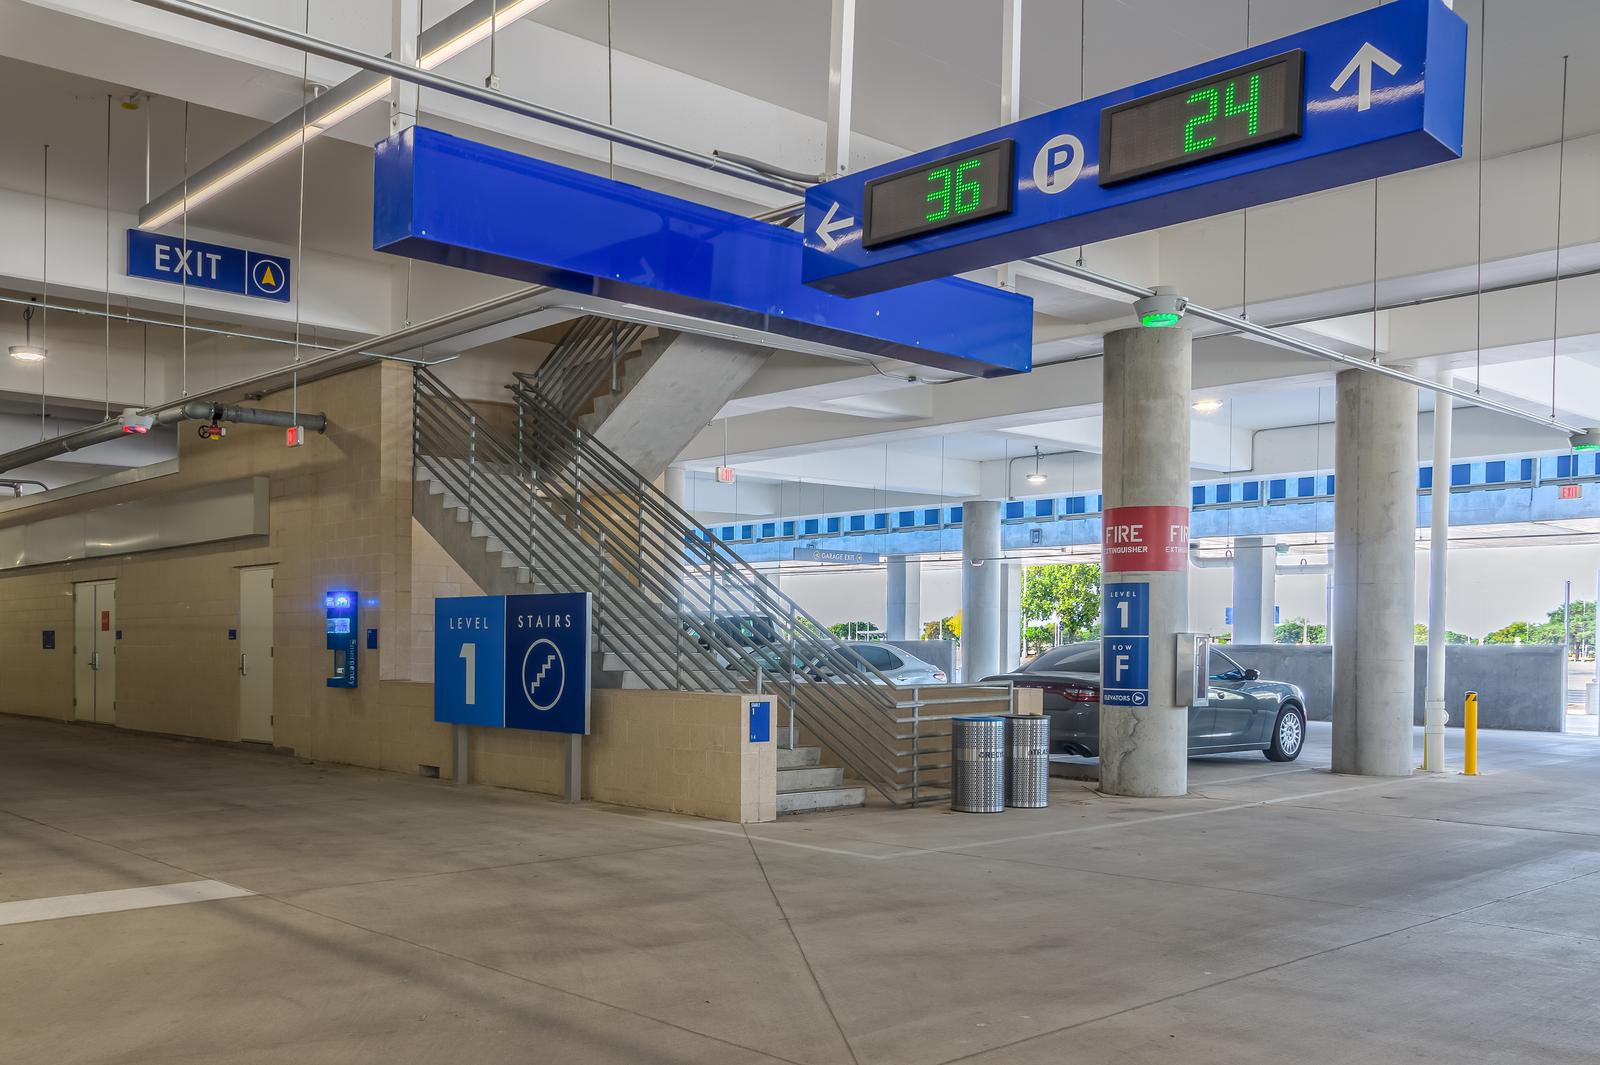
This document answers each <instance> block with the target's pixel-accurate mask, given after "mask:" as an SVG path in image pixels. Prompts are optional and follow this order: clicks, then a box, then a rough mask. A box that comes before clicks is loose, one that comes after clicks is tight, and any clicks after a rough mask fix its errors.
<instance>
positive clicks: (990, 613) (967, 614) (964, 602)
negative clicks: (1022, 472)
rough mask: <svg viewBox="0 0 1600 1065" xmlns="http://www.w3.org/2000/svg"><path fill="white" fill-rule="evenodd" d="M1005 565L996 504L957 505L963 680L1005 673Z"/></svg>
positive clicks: (991, 501)
mask: <svg viewBox="0 0 1600 1065" xmlns="http://www.w3.org/2000/svg"><path fill="white" fill-rule="evenodd" d="M1004 588H1005V560H1004V559H1003V558H1001V557H1000V501H999V500H998V499H969V500H967V502H965V503H963V504H962V505H961V679H962V680H964V681H968V682H971V681H975V680H982V679H983V678H984V677H991V676H994V675H995V674H996V673H1003V672H1005V670H1004V668H1003V663H1004V661H1005V659H1004V657H1003V655H1002V654H1001V649H1002V648H1001V644H1002V643H1003V641H1004V640H1005V632H1006V625H1005V605H1004V602H1003V598H1004V597H1003V596H1002V595H1001V592H1002V591H1003V590H1004Z"/></svg>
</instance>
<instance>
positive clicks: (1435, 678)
mask: <svg viewBox="0 0 1600 1065" xmlns="http://www.w3.org/2000/svg"><path fill="white" fill-rule="evenodd" d="M1441 377H1442V378H1445V379H1448V377H1449V374H1448V373H1446V374H1442V375H1441ZM1453 413H1454V412H1453V409H1452V407H1451V400H1450V397H1449V396H1435V397H1434V405H1433V488H1432V490H1431V491H1430V492H1429V494H1428V498H1429V502H1430V503H1431V504H1432V506H1433V524H1432V527H1431V529H1432V531H1431V534H1430V536H1429V539H1428V682H1427V683H1428V687H1427V701H1426V702H1425V703H1423V717H1422V721H1423V726H1422V752H1423V753H1422V764H1423V765H1425V766H1427V767H1428V772H1430V773H1443V772H1444V726H1445V722H1446V721H1447V720H1448V719H1449V718H1448V716H1447V712H1446V708H1445V705H1444V663H1445V640H1444V638H1445V634H1446V632H1447V629H1446V627H1445V616H1444V604H1445V584H1446V562H1447V561H1448V559H1449V557H1450V430H1451V422H1452V421H1453Z"/></svg>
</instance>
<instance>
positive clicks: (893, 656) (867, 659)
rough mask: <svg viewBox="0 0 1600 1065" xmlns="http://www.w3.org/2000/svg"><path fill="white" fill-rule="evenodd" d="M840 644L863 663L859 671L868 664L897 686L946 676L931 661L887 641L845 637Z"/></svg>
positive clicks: (940, 681) (934, 681) (931, 681)
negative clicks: (846, 638)
mask: <svg viewBox="0 0 1600 1065" xmlns="http://www.w3.org/2000/svg"><path fill="white" fill-rule="evenodd" d="M844 645H845V646H846V647H848V648H849V649H850V653H851V654H853V655H855V656H856V657H857V658H859V659H861V661H862V663H864V665H863V667H862V672H865V671H866V670H865V666H866V665H870V666H872V667H873V668H875V669H876V670H877V671H878V672H879V673H882V674H883V675H884V676H886V677H888V678H889V680H890V681H892V682H893V683H895V684H898V685H915V684H943V683H944V682H945V681H946V680H947V679H948V678H947V677H946V676H945V673H944V670H942V669H940V668H939V667H938V666H936V665H934V664H933V663H932V662H924V661H923V660H922V659H920V658H918V657H916V656H915V655H913V654H911V652H909V651H902V650H901V649H900V648H898V647H894V646H892V645H890V644H886V643H879V642H877V641H875V640H846V641H845V644H844ZM874 679H876V678H874Z"/></svg>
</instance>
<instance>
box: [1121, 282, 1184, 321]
mask: <svg viewBox="0 0 1600 1065" xmlns="http://www.w3.org/2000/svg"><path fill="white" fill-rule="evenodd" d="M1188 307H1189V301H1188V300H1186V299H1184V298H1183V297H1182V296H1180V295H1178V290H1177V289H1175V288H1173V287H1172V286H1171V285H1157V286H1156V287H1155V288H1154V289H1152V290H1151V291H1150V295H1148V296H1145V297H1143V298H1142V299H1137V300H1134V301H1133V313H1134V314H1137V315H1138V316H1139V324H1140V325H1142V326H1144V327H1145V328H1146V329H1168V328H1171V327H1172V326H1175V325H1177V324H1178V323H1179V322H1181V321H1183V312H1184V311H1185V310H1187V309H1188Z"/></svg>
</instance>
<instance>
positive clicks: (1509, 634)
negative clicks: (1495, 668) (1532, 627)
mask: <svg viewBox="0 0 1600 1065" xmlns="http://www.w3.org/2000/svg"><path fill="white" fill-rule="evenodd" d="M1528 635H1529V626H1528V623H1527V622H1526V621H1513V622H1512V623H1511V624H1509V625H1507V626H1505V627H1504V628H1499V629H1495V630H1494V631H1493V632H1491V633H1490V634H1489V635H1487V636H1485V637H1484V638H1483V642H1484V643H1532V642H1533V641H1532V640H1530V639H1529V638H1528Z"/></svg>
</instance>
